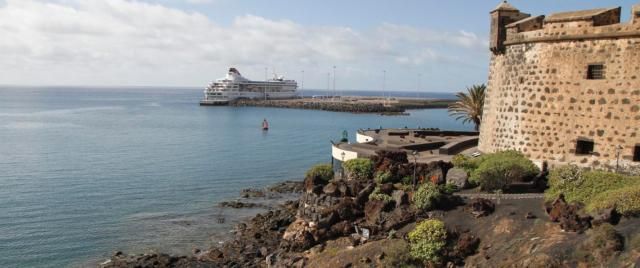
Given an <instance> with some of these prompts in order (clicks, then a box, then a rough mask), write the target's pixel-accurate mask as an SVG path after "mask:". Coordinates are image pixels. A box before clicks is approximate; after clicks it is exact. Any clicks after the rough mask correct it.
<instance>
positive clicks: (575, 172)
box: [545, 166, 640, 205]
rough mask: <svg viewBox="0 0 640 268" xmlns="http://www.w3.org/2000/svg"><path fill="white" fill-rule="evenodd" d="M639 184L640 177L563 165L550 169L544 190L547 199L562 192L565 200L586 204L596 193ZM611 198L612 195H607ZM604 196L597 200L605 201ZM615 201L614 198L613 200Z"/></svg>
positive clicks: (553, 197)
mask: <svg viewBox="0 0 640 268" xmlns="http://www.w3.org/2000/svg"><path fill="white" fill-rule="evenodd" d="M637 185H640V177H637V176H626V175H621V174H616V173H612V172H606V171H585V170H582V169H581V168H579V167H576V166H564V167H559V168H556V169H553V170H551V172H550V174H549V189H547V191H546V192H545V197H546V198H547V200H552V199H555V198H557V197H558V196H559V195H560V194H564V197H565V200H566V201H567V202H580V203H583V204H585V205H588V204H589V203H590V202H591V201H592V199H593V198H594V197H595V196H596V195H600V194H602V193H604V192H607V191H612V190H617V189H622V188H625V187H629V186H637ZM609 197H611V198H613V196H611V195H609ZM605 199H607V197H606V196H604V195H603V196H602V197H601V198H600V199H599V200H598V201H599V202H600V203H602V202H605ZM614 201H615V200H614Z"/></svg>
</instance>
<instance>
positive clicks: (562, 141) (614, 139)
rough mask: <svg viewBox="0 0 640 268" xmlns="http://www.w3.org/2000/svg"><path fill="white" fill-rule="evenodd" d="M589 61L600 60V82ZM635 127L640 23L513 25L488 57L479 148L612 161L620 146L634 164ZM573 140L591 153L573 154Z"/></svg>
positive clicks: (639, 112) (639, 118)
mask: <svg viewBox="0 0 640 268" xmlns="http://www.w3.org/2000/svg"><path fill="white" fill-rule="evenodd" d="M618 12H619V11H618ZM614 15H615V14H614ZM611 20H614V19H611ZM513 26H514V25H510V27H511V28H514V27H513ZM530 28H532V27H530ZM612 36H614V37H612ZM590 64H603V65H604V76H605V79H601V80H590V79H587V68H588V65H590ZM639 130H640V23H626V24H613V25H606V26H593V21H589V20H588V19H587V20H584V19H582V20H578V21H562V22H553V23H545V25H544V26H543V29H540V30H534V31H528V32H520V33H518V32H517V30H513V31H510V32H509V33H508V35H507V36H506V41H505V49H504V52H503V53H494V54H493V55H492V56H491V61H490V73H489V80H488V91H487V96H486V100H485V108H484V114H483V121H482V125H481V130H480V142H479V149H480V150H481V151H483V152H494V151H499V150H506V149H516V150H519V151H521V152H523V153H524V154H525V155H527V156H528V157H530V158H532V159H534V160H538V161H540V162H542V161H547V162H549V163H550V164H552V165H553V164H557V163H567V162H572V163H577V164H581V165H584V166H615V162H616V159H617V151H618V150H617V149H616V147H617V146H622V149H621V150H620V153H621V154H620V159H621V160H622V161H621V163H622V164H623V165H637V164H640V163H638V162H633V161H632V160H633V153H634V148H635V146H637V145H640V137H638V135H639V134H640V132H639ZM578 139H582V140H589V141H593V142H594V143H595V146H594V153H593V154H590V155H576V151H575V150H576V142H577V140H578Z"/></svg>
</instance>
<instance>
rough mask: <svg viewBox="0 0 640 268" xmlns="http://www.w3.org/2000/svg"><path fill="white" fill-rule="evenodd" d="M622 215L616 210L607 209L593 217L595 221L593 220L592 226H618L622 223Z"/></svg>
mask: <svg viewBox="0 0 640 268" xmlns="http://www.w3.org/2000/svg"><path fill="white" fill-rule="evenodd" d="M620 216H621V215H620V214H619V213H618V212H617V211H616V209H615V208H607V209H603V210H599V211H597V212H596V213H595V216H593V220H591V225H594V226H597V225H600V224H603V223H610V224H614V225H615V224H618V222H620Z"/></svg>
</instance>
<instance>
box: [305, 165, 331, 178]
mask: <svg viewBox="0 0 640 268" xmlns="http://www.w3.org/2000/svg"><path fill="white" fill-rule="evenodd" d="M333 175H334V173H333V168H332V167H331V164H317V165H315V166H313V167H311V168H310V169H309V170H307V173H306V174H305V178H311V179H317V180H322V181H324V182H328V181H330V180H331V179H333Z"/></svg>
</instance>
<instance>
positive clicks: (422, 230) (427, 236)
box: [409, 219, 447, 262]
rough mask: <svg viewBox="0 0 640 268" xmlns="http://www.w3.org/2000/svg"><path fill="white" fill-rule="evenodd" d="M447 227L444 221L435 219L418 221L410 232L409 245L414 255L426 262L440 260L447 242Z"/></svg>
mask: <svg viewBox="0 0 640 268" xmlns="http://www.w3.org/2000/svg"><path fill="white" fill-rule="evenodd" d="M446 240H447V229H446V228H445V227H444V222H442V221H440V220H435V219H429V220H425V221H423V222H420V223H418V225H417V226H416V228H415V229H414V230H413V231H411V232H409V247H410V254H411V256H412V257H414V258H416V259H419V260H421V261H426V262H438V261H440V258H441V255H442V251H443V250H444V248H445V246H446V244H447V242H446Z"/></svg>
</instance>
